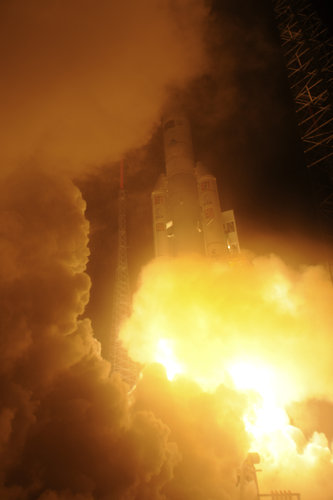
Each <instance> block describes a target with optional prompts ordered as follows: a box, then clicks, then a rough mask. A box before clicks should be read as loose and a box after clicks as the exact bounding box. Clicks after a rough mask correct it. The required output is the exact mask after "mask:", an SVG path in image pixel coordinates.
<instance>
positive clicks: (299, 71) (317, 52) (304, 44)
mask: <svg viewBox="0 0 333 500" xmlns="http://www.w3.org/2000/svg"><path fill="white" fill-rule="evenodd" d="M273 5H274V10H275V14H276V18H277V23H278V28H279V32H280V38H281V45H282V50H283V54H284V58H285V61H286V66H287V71H288V77H289V84H290V89H291V92H292V94H293V98H294V103H295V108H296V117H297V122H298V127H299V131H300V136H301V139H302V143H303V150H304V154H305V161H306V166H307V168H308V171H309V174H310V180H311V183H312V185H313V191H314V198H315V204H316V207H317V212H318V219H319V224H320V229H321V232H322V236H323V240H324V243H326V245H327V247H328V251H329V255H328V259H327V260H328V263H329V269H330V273H331V277H332V279H333V255H332V252H333V38H332V37H330V36H329V33H328V30H327V29H326V28H325V27H324V26H323V24H322V22H321V19H320V18H319V16H318V15H317V13H316V12H315V10H314V9H313V7H312V5H311V2H310V1H309V0H273Z"/></svg>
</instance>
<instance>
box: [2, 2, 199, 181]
mask: <svg viewBox="0 0 333 500" xmlns="http://www.w3.org/2000/svg"><path fill="white" fill-rule="evenodd" d="M206 17H207V12H206V9H205V7H204V5H203V2H201V1H200V0H198V1H197V0H186V1H182V2H170V1H168V0H165V1H164V0H163V1H161V2H155V1H153V0H145V1H143V2H136V1H133V0H125V1H123V2H121V3H116V2H109V1H107V0H101V1H99V2H98V5H96V2H92V1H91V0H84V1H78V0H70V1H64V0H60V1H58V2H51V1H46V2H45V1H42V0H33V1H31V2H28V3H27V2H25V1H24V0H13V1H10V2H1V5H0V55H1V60H2V61H3V68H2V78H1V83H0V95H1V96H2V99H3V102H2V106H1V109H2V125H1V129H0V145H1V147H0V150H1V159H2V163H3V168H2V170H4V169H5V166H7V165H9V166H10V165H12V164H13V163H14V164H15V163H17V162H18V161H20V162H21V161H24V160H26V158H31V157H33V158H36V157H37V158H38V160H39V161H40V162H41V163H42V164H45V163H47V164H48V165H50V164H51V165H52V166H53V168H56V169H67V171H68V169H69V168H70V169H71V172H72V173H78V172H82V170H83V169H84V168H87V167H91V166H92V165H97V164H100V163H102V162H107V161H111V160H117V159H119V158H121V157H122V155H123V154H124V152H126V151H127V150H128V149H131V148H134V147H139V146H141V145H142V144H144V143H145V142H146V141H147V140H148V139H149V137H150V134H151V129H152V126H153V125H154V122H156V121H157V120H158V119H159V113H160V109H161V106H162V105H163V102H164V99H165V98H166V96H167V88H169V87H170V86H182V85H184V84H185V83H186V82H188V81H189V79H190V78H192V77H194V76H195V75H197V74H199V73H200V72H201V71H202V70H203V68H204V66H205V58H204V47H203V42H202V38H203V37H202V35H203V31H204V26H205V20H206ZM7 168H8V167H7Z"/></svg>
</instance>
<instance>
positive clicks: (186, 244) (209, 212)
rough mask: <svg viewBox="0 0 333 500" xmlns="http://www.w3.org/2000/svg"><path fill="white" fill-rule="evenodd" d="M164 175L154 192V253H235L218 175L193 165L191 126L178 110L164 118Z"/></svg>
mask: <svg viewBox="0 0 333 500" xmlns="http://www.w3.org/2000/svg"><path fill="white" fill-rule="evenodd" d="M163 137H164V154H165V167H166V175H161V176H160V178H159V180H158V182H157V184H156V186H155V189H154V191H153V193H152V205H153V224H154V242H155V255H156V256H157V257H158V256H169V257H172V256H177V255H183V254H189V253H198V254H205V255H207V256H210V257H214V256H216V257H217V256H222V255H227V254H228V253H236V252H238V251H239V245H238V238H237V232H236V224H235V220H234V216H233V211H232V210H228V211H227V212H224V213H222V214H221V208H220V202H219V196H218V192H217V186H216V179H215V177H214V176H213V175H211V174H209V173H208V172H206V171H205V170H204V168H203V167H202V165H197V167H196V166H195V163H194V155H193V147H192V139H191V131H190V125H189V122H188V120H187V118H186V117H185V116H184V114H183V113H181V112H179V111H177V112H172V113H170V114H168V115H166V116H165V117H164V119H163Z"/></svg>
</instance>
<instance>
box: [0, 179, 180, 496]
mask: <svg viewBox="0 0 333 500" xmlns="http://www.w3.org/2000/svg"><path fill="white" fill-rule="evenodd" d="M36 186H38V188H36ZM3 188H4V194H3V196H2V199H1V213H2V214H3V215H2V217H3V220H2V227H4V228H6V229H7V230H8V235H7V238H6V239H5V238H3V239H2V240H1V260H2V262H3V264H4V266H3V270H2V280H1V282H2V285H1V288H2V289H1V310H2V314H1V318H2V325H1V353H0V357H1V362H0V366H1V368H0V370H1V414H0V426H1V433H0V434H1V489H0V491H1V498H4V499H7V498H8V499H14V498H15V499H21V498H22V499H25V498H42V499H44V500H45V499H58V498H59V499H60V498H61V499H65V498H66V499H69V498H80V499H88V498H89V499H91V498H110V495H111V496H112V498H132V497H133V498H134V497H135V496H136V495H139V493H138V492H139V491H140V490H141V489H142V490H144V491H145V492H146V494H147V495H148V496H149V497H151V498H154V497H156V498H158V496H159V491H160V489H161V487H162V486H163V485H164V483H165V482H166V481H167V480H168V479H169V478H170V477H171V475H172V470H173V465H174V463H176V461H177V460H178V455H177V450H176V449H175V445H171V444H170V443H169V440H168V437H169V430H168V428H167V427H166V425H165V424H163V423H162V422H161V421H159V420H158V419H157V418H156V417H155V416H154V415H153V414H152V413H151V412H147V411H145V410H132V411H130V409H129V403H128V398H127V388H126V386H124V385H123V384H122V383H121V382H120V380H112V379H110V377H109V372H110V366H109V364H108V363H107V362H106V361H104V360H103V359H102V358H101V356H100V353H99V344H98V343H97V341H96V340H95V339H94V337H93V334H92V330H91V327H90V323H89V321H88V320H78V316H79V315H80V314H81V313H82V312H83V310H84V306H85V304H86V302H87V300H88V294H89V286H90V280H89V277H88V276H87V275H86V274H85V273H84V268H85V263H86V260H87V233H88V224H87V221H86V219H85V217H84V208H85V204H84V202H83V200H82V198H81V195H80V192H79V191H78V189H77V188H76V187H74V186H73V184H72V183H71V182H70V181H68V179H66V178H63V177H60V176H59V175H54V174H49V173H45V172H43V173H41V172H40V171H37V170H33V171H31V170H30V171H29V173H26V175H22V174H21V175H20V176H18V175H17V173H16V172H15V174H13V175H12V176H10V177H9V178H8V179H7V180H6V182H5V183H4V184H3Z"/></svg>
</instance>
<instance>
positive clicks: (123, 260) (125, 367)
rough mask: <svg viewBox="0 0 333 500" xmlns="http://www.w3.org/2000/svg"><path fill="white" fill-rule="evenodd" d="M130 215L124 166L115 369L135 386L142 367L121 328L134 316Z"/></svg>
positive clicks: (115, 299) (114, 316) (113, 353)
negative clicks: (132, 355)
mask: <svg viewBox="0 0 333 500" xmlns="http://www.w3.org/2000/svg"><path fill="white" fill-rule="evenodd" d="M126 215H127V194H126V191H125V189H124V166H123V162H122V163H121V166H120V185H119V196H118V254H117V267H116V276H115V285H114V297H113V314H112V326H111V366H112V371H113V372H118V373H119V374H120V375H121V378H122V379H123V380H124V381H125V382H127V383H128V384H129V385H131V386H132V385H133V384H134V383H135V381H136V377H137V373H138V365H137V364H136V363H134V361H133V360H132V359H131V358H130V357H129V356H128V354H127V351H126V349H125V348H124V347H123V345H122V343H121V341H120V340H119V331H120V328H121V325H122V323H123V322H124V320H126V318H128V317H129V315H130V312H131V293H130V286H129V273H128V258H127V224H126Z"/></svg>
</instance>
